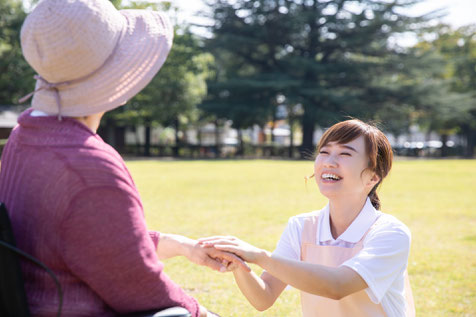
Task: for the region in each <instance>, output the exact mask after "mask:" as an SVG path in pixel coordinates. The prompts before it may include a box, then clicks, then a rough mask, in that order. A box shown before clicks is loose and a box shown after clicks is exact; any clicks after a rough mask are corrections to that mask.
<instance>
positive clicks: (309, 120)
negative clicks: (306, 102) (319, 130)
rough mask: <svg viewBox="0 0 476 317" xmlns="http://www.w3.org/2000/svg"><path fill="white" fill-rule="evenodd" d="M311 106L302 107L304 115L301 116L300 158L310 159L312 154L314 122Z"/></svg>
mask: <svg viewBox="0 0 476 317" xmlns="http://www.w3.org/2000/svg"><path fill="white" fill-rule="evenodd" d="M311 107H312V106H307V107H304V114H303V116H302V144H301V149H300V152H301V158H305V159H307V158H309V157H312V155H313V153H314V143H313V138H314V129H315V125H316V121H315V118H314V109H312V108H311Z"/></svg>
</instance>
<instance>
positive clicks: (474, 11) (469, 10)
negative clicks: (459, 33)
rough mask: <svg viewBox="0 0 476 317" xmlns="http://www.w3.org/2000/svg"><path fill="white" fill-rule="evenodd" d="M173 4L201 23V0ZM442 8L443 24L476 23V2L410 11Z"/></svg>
mask: <svg viewBox="0 0 476 317" xmlns="http://www.w3.org/2000/svg"><path fill="white" fill-rule="evenodd" d="M172 3H174V4H176V5H177V6H178V7H179V8H180V9H181V16H182V17H183V19H184V20H188V21H200V20H197V18H196V12H197V11H199V10H202V9H204V8H206V6H205V5H204V4H203V2H202V1H201V0H172ZM441 8H445V9H446V10H445V11H446V12H447V13H448V15H447V16H446V17H444V18H443V22H446V23H449V24H451V25H452V26H454V27H459V26H463V25H467V24H471V23H476V0H426V1H424V2H422V3H420V4H418V5H415V6H413V7H412V8H411V9H409V14H411V15H420V14H424V13H427V12H430V11H433V10H436V9H441Z"/></svg>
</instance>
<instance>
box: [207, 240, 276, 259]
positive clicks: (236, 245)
mask: <svg viewBox="0 0 476 317" xmlns="http://www.w3.org/2000/svg"><path fill="white" fill-rule="evenodd" d="M198 241H199V243H200V244H201V245H203V246H205V247H209V248H211V247H213V248H214V249H217V250H221V251H226V252H231V253H234V254H236V255H237V256H239V257H240V258H242V259H243V260H245V261H246V262H250V263H255V264H259V261H260V259H261V258H263V257H265V256H267V253H268V252H267V251H265V250H262V249H260V248H257V247H255V246H252V245H251V244H249V243H246V242H244V241H242V240H240V239H238V238H235V237H231V236H216V237H210V238H202V239H198ZM268 256H269V255H268Z"/></svg>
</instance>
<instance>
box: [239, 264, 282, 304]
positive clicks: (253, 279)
mask: <svg viewBox="0 0 476 317" xmlns="http://www.w3.org/2000/svg"><path fill="white" fill-rule="evenodd" d="M233 275H234V276H235V280H236V284H238V287H239V288H240V290H241V292H242V293H243V295H245V297H246V299H247V300H248V301H249V302H250V304H251V305H253V307H254V308H256V309H257V310H259V311H264V310H266V309H268V308H269V307H271V306H272V305H273V304H274V302H275V301H276V299H277V298H278V297H279V295H280V294H281V293H282V292H283V290H284V288H285V287H286V284H284V283H283V282H281V281H280V280H279V279H277V278H276V277H274V276H272V275H271V274H269V273H267V272H263V274H261V277H259V276H257V275H256V274H255V273H254V272H246V271H244V270H242V269H240V268H238V269H236V270H234V271H233Z"/></svg>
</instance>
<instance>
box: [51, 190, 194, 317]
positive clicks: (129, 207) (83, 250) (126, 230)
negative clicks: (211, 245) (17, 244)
mask: <svg viewBox="0 0 476 317" xmlns="http://www.w3.org/2000/svg"><path fill="white" fill-rule="evenodd" d="M61 228H62V230H61V233H60V234H61V239H62V242H63V245H62V254H63V260H64V262H65V264H66V266H67V267H68V268H69V269H70V270H71V272H72V273H73V274H74V275H75V276H77V277H78V278H79V279H81V280H82V281H83V282H84V283H86V284H87V285H88V286H89V287H90V288H91V289H92V290H94V292H96V293H97V294H98V295H99V297H101V299H102V300H103V301H104V302H106V303H107V305H109V306H110V307H111V308H112V309H114V310H115V311H116V312H118V313H121V314H124V313H129V312H139V311H145V310H150V309H162V308H167V307H171V306H182V307H185V308H186V309H188V310H189V311H190V312H191V313H192V316H194V317H198V316H199V306H198V303H197V301H196V300H195V299H194V298H192V297H190V296H188V295H187V294H186V293H185V292H184V291H183V290H182V289H181V288H180V287H179V286H178V285H176V284H175V283H174V282H173V281H172V280H171V279H170V278H169V277H168V276H167V275H166V274H165V273H164V272H163V264H162V262H160V260H159V259H158V256H157V254H156V247H155V242H154V238H153V237H152V235H155V237H156V238H157V241H158V238H159V236H158V235H157V234H152V235H151V233H150V232H149V231H147V228H146V224H145V219H144V216H143V212H142V207H141V203H140V201H139V200H138V199H137V198H135V197H134V195H131V194H130V192H129V191H128V189H127V188H121V187H120V186H118V187H114V186H105V187H96V188H89V189H85V190H83V191H82V192H80V193H79V194H77V195H76V197H75V198H74V199H73V200H72V201H71V203H70V206H69V209H68V215H67V217H66V218H65V219H64V220H63V224H62V227H61Z"/></svg>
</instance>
